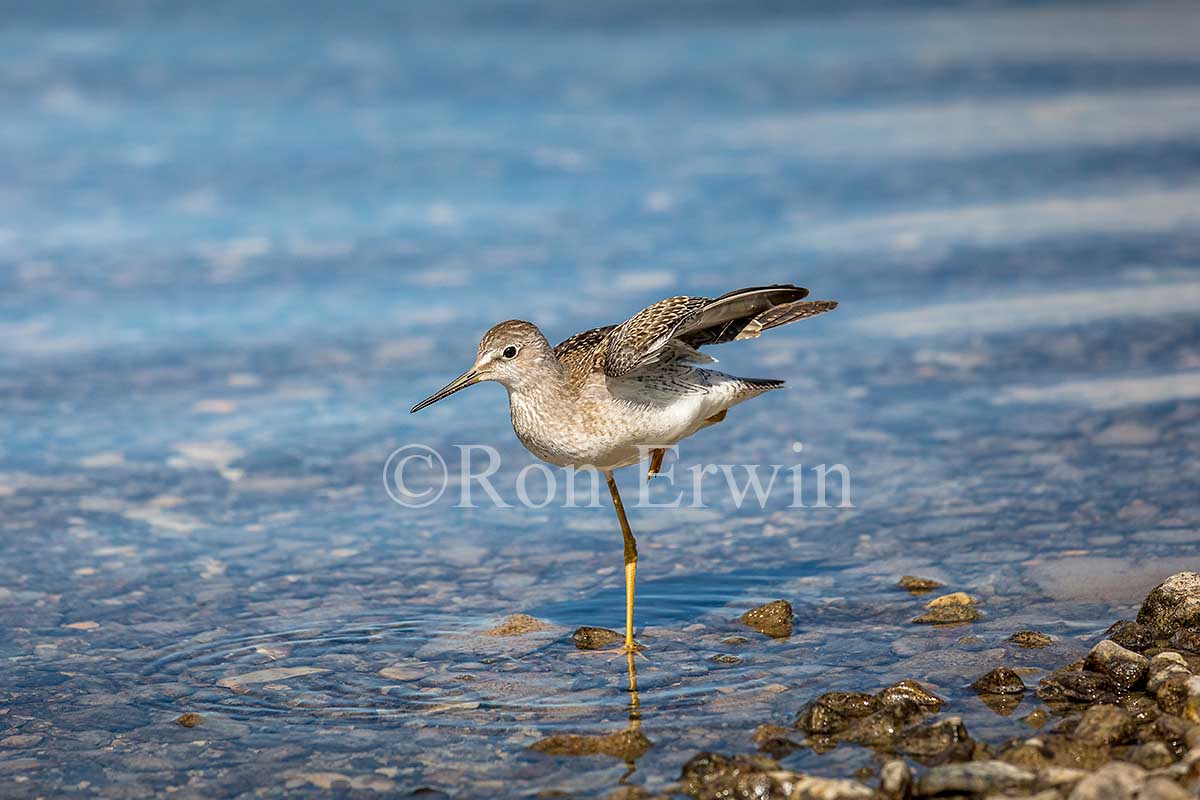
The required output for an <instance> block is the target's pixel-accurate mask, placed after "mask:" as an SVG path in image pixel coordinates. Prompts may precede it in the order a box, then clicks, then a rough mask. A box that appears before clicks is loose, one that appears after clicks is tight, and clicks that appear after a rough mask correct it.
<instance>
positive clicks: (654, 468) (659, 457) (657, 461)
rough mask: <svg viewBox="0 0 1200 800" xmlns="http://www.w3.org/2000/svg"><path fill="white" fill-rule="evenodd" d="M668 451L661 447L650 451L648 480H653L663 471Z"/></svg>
mask: <svg viewBox="0 0 1200 800" xmlns="http://www.w3.org/2000/svg"><path fill="white" fill-rule="evenodd" d="M666 454H667V451H666V450H664V449H663V448H661V447H656V448H655V449H653V450H651V451H650V472H649V473H648V474H647V475H646V477H647V478H653V477H654V476H655V475H657V474H658V471H659V470H660V469H662V461H663V456H665V455H666Z"/></svg>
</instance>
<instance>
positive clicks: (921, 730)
mask: <svg viewBox="0 0 1200 800" xmlns="http://www.w3.org/2000/svg"><path fill="white" fill-rule="evenodd" d="M896 750H897V751H898V752H900V753H904V754H905V755H909V756H912V757H913V758H916V759H918V760H919V761H924V762H925V763H937V764H945V763H949V762H955V761H969V760H970V759H971V757H972V755H973V754H974V752H975V741H974V740H973V739H972V738H971V736H970V734H968V733H967V727H966V726H965V725H964V724H963V721H962V718H961V717H947V718H946V719H943V720H938V721H937V722H935V723H933V724H930V725H917V726H913V727H910V728H908V729H906V730H905V731H904V735H903V737H901V739H900V741H899V743H898V745H897V747H896Z"/></svg>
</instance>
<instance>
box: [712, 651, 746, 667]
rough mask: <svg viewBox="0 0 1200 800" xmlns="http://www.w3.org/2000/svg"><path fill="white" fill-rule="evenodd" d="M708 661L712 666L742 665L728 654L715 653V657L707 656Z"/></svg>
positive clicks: (738, 659)
mask: <svg viewBox="0 0 1200 800" xmlns="http://www.w3.org/2000/svg"><path fill="white" fill-rule="evenodd" d="M708 660H709V661H711V662H713V663H714V664H720V665H722V666H728V665H730V664H740V663H742V659H740V658H738V657H737V656H735V655H730V654H729V653H717V654H716V655H715V656H709V658H708Z"/></svg>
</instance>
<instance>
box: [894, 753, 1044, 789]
mask: <svg viewBox="0 0 1200 800" xmlns="http://www.w3.org/2000/svg"><path fill="white" fill-rule="evenodd" d="M1035 779H1036V778H1035V776H1034V774H1033V773H1032V772H1029V771H1027V770H1023V769H1021V768H1019V767H1014V766H1013V765H1012V764H1006V763H1004V762H1003V761H972V762H968V763H966V764H945V765H942V766H938V767H933V768H931V769H930V770H929V771H928V772H926V773H925V774H924V775H923V776H922V777H921V780H920V781H918V782H917V789H916V792H915V793H916V794H917V795H921V796H926V795H939V794H952V795H963V794H967V795H970V794H978V795H983V794H992V793H1003V792H1022V791H1027V790H1028V789H1030V788H1031V787H1032V786H1033V784H1034V781H1035Z"/></svg>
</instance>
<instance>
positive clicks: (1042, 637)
mask: <svg viewBox="0 0 1200 800" xmlns="http://www.w3.org/2000/svg"><path fill="white" fill-rule="evenodd" d="M1008 641H1010V642H1012V643H1013V644H1015V645H1016V646H1017V647H1030V648H1036V647H1049V646H1050V645H1052V644H1054V640H1053V639H1051V638H1050V637H1049V636H1047V635H1046V634H1044V633H1040V632H1038V631H1017V632H1016V633H1014V634H1013V635H1012V636H1009V637H1008Z"/></svg>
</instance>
